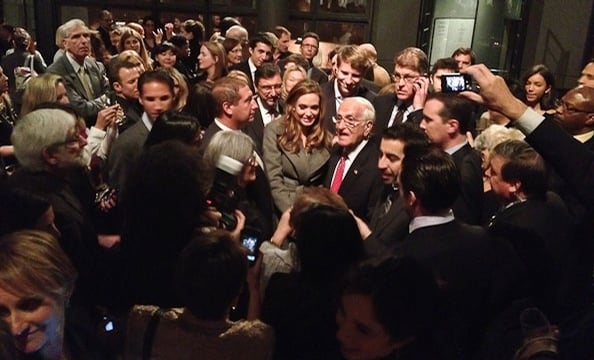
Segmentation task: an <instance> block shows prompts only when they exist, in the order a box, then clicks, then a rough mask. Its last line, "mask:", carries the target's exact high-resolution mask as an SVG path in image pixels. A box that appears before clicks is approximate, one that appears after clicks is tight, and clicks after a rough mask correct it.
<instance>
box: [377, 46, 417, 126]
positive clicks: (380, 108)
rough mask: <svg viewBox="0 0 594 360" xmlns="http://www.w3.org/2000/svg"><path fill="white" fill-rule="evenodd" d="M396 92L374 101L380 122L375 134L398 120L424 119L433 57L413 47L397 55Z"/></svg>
mask: <svg viewBox="0 0 594 360" xmlns="http://www.w3.org/2000/svg"><path fill="white" fill-rule="evenodd" d="M394 63H395V65H394V93H395V94H386V95H381V96H378V97H376V98H375V99H374V101H373V106H374V107H375V112H376V117H377V121H376V124H375V127H374V133H375V134H381V131H382V130H383V129H385V128H388V127H390V126H392V125H393V124H394V123H402V122H405V121H408V122H410V123H413V124H415V125H418V124H419V123H420V122H421V119H422V117H423V115H422V109H423V105H424V104H425V98H426V97H427V92H428V89H429V79H428V77H427V73H428V72H429V60H428V59H427V55H426V54H425V53H424V52H423V50H421V49H419V48H415V47H409V48H406V49H404V50H402V51H400V52H399V53H398V54H396V56H395V57H394Z"/></svg>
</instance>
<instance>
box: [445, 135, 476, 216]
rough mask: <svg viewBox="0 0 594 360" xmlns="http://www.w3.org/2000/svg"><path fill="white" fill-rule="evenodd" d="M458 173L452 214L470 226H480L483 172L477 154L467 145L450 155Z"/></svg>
mask: <svg viewBox="0 0 594 360" xmlns="http://www.w3.org/2000/svg"><path fill="white" fill-rule="evenodd" d="M452 159H453V160H454V163H456V167H457V168H458V171H459V172H460V179H461V188H460V195H459V196H458V197H457V198H456V201H455V202H454V206H453V207H452V208H453V210H454V214H455V215H456V219H458V220H460V221H464V222H465V223H467V224H471V225H480V223H481V216H482V209H483V195H484V192H483V171H482V169H481V158H480V155H479V154H478V152H476V150H474V149H473V148H472V147H471V146H470V145H469V144H466V145H464V146H463V147H462V148H460V149H459V150H458V151H456V152H455V153H453V154H452Z"/></svg>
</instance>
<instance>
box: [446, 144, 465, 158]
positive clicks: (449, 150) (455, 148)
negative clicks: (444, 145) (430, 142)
mask: <svg viewBox="0 0 594 360" xmlns="http://www.w3.org/2000/svg"><path fill="white" fill-rule="evenodd" d="M466 144H468V140H464V142H463V143H460V144H458V145H454V146H452V147H451V148H448V149H446V150H445V152H447V153H448V154H450V155H452V154H453V153H455V152H456V151H458V150H460V149H462V148H463V147H464V145H466Z"/></svg>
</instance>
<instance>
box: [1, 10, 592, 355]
mask: <svg viewBox="0 0 594 360" xmlns="http://www.w3.org/2000/svg"><path fill="white" fill-rule="evenodd" d="M219 25H220V27H219V28H218V29H217V30H218V31H217V32H216V33H214V34H212V36H210V37H209V38H207V34H206V31H205V28H204V26H203V24H202V23H201V22H200V21H198V20H193V19H189V20H186V21H176V22H172V23H167V24H165V25H163V26H161V24H159V23H158V22H157V21H156V20H155V19H153V18H151V17H146V18H144V19H143V20H142V22H141V23H128V24H126V25H125V26H119V25H118V26H116V25H115V22H114V19H113V16H112V14H111V13H110V12H109V11H107V10H104V11H102V12H101V14H100V22H99V26H98V28H97V29H92V28H90V27H89V26H88V25H87V24H86V23H85V22H83V21H82V20H79V19H72V20H69V21H67V22H66V23H64V24H62V25H61V26H60V27H59V28H58V29H57V31H56V45H57V46H58V48H59V49H58V51H57V52H56V54H55V56H54V58H53V61H52V62H51V64H49V66H48V65H47V64H46V62H45V60H44V59H43V56H42V55H41V54H40V53H39V52H38V51H37V50H36V49H35V42H34V41H33V39H32V38H31V35H30V34H29V33H28V32H27V30H26V29H24V28H20V27H17V28H14V29H12V33H11V38H10V41H9V43H10V47H11V48H10V50H9V51H7V52H6V54H3V56H2V59H1V62H0V65H1V68H0V92H1V94H0V165H1V169H0V357H2V359H46V360H61V359H196V358H199V359H283V360H284V359H349V360H351V359H352V360H354V359H362V360H366V359H368V360H371V359H447V360H449V359H452V360H453V359H464V360H466V359H468V360H470V359H499V360H500V359H536V358H539V359H545V358H546V359H558V358H559V359H591V358H593V357H594V345H593V342H592V338H593V337H594V309H593V308H592V301H593V299H594V291H593V290H594V289H593V287H592V286H593V281H592V280H593V279H592V274H593V264H594V235H593V234H594V222H593V221H592V219H593V218H592V215H594V197H593V196H592V191H591V188H592V187H591V186H592V185H594V147H593V144H594V59H593V60H592V61H591V62H589V63H588V64H586V66H585V67H584V69H583V70H582V73H581V76H580V77H579V84H578V85H577V86H576V87H575V88H573V89H569V90H568V91H566V92H565V93H561V92H560V91H559V89H557V88H556V87H555V77H554V74H553V72H552V71H551V70H550V69H548V68H547V67H546V66H545V65H543V64H538V65H535V66H534V67H532V68H531V69H529V71H527V73H526V74H525V75H524V76H523V77H522V78H521V79H513V78H505V79H504V78H502V77H499V76H496V75H494V74H493V73H492V72H491V71H490V70H488V69H487V68H486V67H485V66H484V65H482V64H479V63H478V60H477V57H476V55H475V54H474V52H473V51H472V49H470V48H460V49H457V50H456V51H455V52H454V53H453V54H452V56H451V57H448V58H443V59H438V60H436V61H435V62H434V64H433V66H430V63H429V60H428V57H427V55H426V54H425V53H424V52H423V51H422V50H421V49H419V48H416V47H408V48H405V49H402V50H401V51H399V52H398V53H397V54H396V55H395V56H394V69H393V71H391V72H389V71H387V70H386V69H384V68H383V67H381V66H380V65H379V64H377V57H378V56H377V52H376V49H375V48H374V46H373V45H372V44H360V45H340V46H338V47H337V48H336V49H334V50H333V51H332V52H331V53H330V54H326V55H327V60H328V61H327V63H328V64H329V65H328V66H326V65H325V64H319V63H318V60H317V55H318V52H319V46H320V38H319V36H318V35H317V34H316V33H313V32H308V33H305V34H302V35H301V34H300V37H299V39H298V43H297V44H298V46H299V53H291V52H290V51H289V44H290V42H291V39H292V34H291V32H290V31H289V30H288V29H287V28H286V27H283V26H277V27H275V28H274V29H270V31H267V32H259V33H257V34H249V33H248V31H247V30H246V29H245V28H244V27H242V26H241V23H240V22H239V21H238V20H237V19H234V18H232V17H227V18H224V19H222V20H221V21H220V24H219ZM390 73H391V75H390ZM452 74H458V75H459V76H460V77H459V78H457V80H460V81H461V82H460V83H461V84H463V85H464V86H462V88H461V89H448V81H447V79H448V78H451V76H452ZM460 74H461V75H460ZM466 79H472V80H471V81H468V80H466ZM471 85H472V86H471ZM452 90H455V91H452ZM460 90H462V91H460Z"/></svg>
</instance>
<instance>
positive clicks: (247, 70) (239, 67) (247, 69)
mask: <svg viewBox="0 0 594 360" xmlns="http://www.w3.org/2000/svg"><path fill="white" fill-rule="evenodd" d="M229 70H239V71H241V72H242V73H244V74H246V75H247V77H248V79H249V86H250V89H252V91H253V92H254V94H255V93H256V86H255V84H254V80H253V78H252V72H251V71H250V65H249V64H248V61H247V60H244V61H242V62H240V63H239V64H235V65H233V66H231V67H230V68H229Z"/></svg>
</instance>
